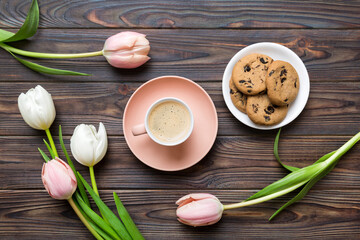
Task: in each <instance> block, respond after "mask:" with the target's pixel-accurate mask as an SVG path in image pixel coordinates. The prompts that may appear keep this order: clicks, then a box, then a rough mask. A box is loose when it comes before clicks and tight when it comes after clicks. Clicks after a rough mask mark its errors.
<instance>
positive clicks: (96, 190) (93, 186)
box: [89, 166, 99, 196]
mask: <svg viewBox="0 0 360 240" xmlns="http://www.w3.org/2000/svg"><path fill="white" fill-rule="evenodd" d="M89 170H90V178H91V185H92V188H93V190H94V192H95V193H96V195H98V196H99V191H98V189H97V185H96V180H95V173H94V166H90V167H89Z"/></svg>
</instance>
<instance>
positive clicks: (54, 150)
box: [45, 129, 59, 157]
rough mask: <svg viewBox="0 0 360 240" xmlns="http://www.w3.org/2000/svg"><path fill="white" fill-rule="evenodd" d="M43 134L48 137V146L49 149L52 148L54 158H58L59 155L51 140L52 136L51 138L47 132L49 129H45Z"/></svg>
mask: <svg viewBox="0 0 360 240" xmlns="http://www.w3.org/2000/svg"><path fill="white" fill-rule="evenodd" d="M45 132H46V135H47V137H48V139H49V142H50V146H51V148H52V150H53V152H54V154H55V156H56V157H59V154H58V153H57V151H56V147H55V143H54V140H53V138H52V136H51V133H50V130H49V129H46V130H45Z"/></svg>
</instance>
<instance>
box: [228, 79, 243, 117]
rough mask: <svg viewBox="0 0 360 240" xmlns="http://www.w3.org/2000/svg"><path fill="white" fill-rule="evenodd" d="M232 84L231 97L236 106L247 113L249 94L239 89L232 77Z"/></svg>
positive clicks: (230, 83) (230, 84)
mask: <svg viewBox="0 0 360 240" xmlns="http://www.w3.org/2000/svg"><path fill="white" fill-rule="evenodd" d="M229 86H230V97H231V101H232V103H233V104H234V106H235V107H236V108H237V109H239V110H240V111H241V112H243V113H246V98H247V96H246V95H245V94H243V93H242V92H240V91H239V89H237V88H236V86H235V84H234V82H233V80H232V78H230V82H229Z"/></svg>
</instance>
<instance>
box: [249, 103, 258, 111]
mask: <svg viewBox="0 0 360 240" xmlns="http://www.w3.org/2000/svg"><path fill="white" fill-rule="evenodd" d="M251 106H252V108H253V111H254V113H257V111H258V110H259V109H258V108H257V106H255V104H253V105H251Z"/></svg>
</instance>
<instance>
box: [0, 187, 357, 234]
mask: <svg viewBox="0 0 360 240" xmlns="http://www.w3.org/2000/svg"><path fill="white" fill-rule="evenodd" d="M116 192H117V193H118V195H119V196H120V198H121V199H122V201H123V202H124V205H125V207H126V208H127V209H128V211H129V212H130V214H131V215H132V217H133V219H134V221H135V223H136V224H137V226H138V227H139V230H140V231H141V232H142V233H143V234H144V237H145V238H146V239H150V240H151V239H169V237H171V239H224V236H228V237H226V239H359V237H360V202H359V198H360V194H359V191H357V192H355V191H348V190H341V191H338V190H322V191H318V190H311V194H309V195H308V196H306V197H305V198H304V199H303V200H302V201H301V202H300V203H296V204H294V205H293V206H291V207H289V208H287V209H286V210H285V211H283V212H282V213H281V214H279V215H278V216H277V217H276V218H275V219H274V220H272V221H271V222H268V220H267V219H268V218H269V217H270V216H271V214H272V213H273V212H274V211H275V210H276V209H277V208H279V207H280V206H281V205H282V204H284V203H285V202H286V201H287V200H288V199H289V197H291V195H290V196H284V197H281V198H278V199H275V200H272V201H270V202H267V203H262V204H259V205H255V206H251V207H246V208H242V209H236V210H230V211H227V212H225V214H224V216H223V218H222V220H221V221H220V222H219V223H218V224H216V225H214V226H211V227H203V228H193V227H189V226H185V225H182V224H180V223H178V222H177V220H176V216H175V209H176V205H175V201H176V200H177V198H179V197H181V196H183V195H185V194H187V193H189V192H192V190H147V191H143V190H140V191H137V190H133V191H127V190H121V191H116ZM208 192H209V193H213V194H216V195H217V196H218V197H219V199H220V200H221V201H222V202H223V203H233V202H234V201H239V200H242V199H245V198H246V197H248V196H249V195H251V194H253V193H254V192H252V191H242V190H226V191H223V190H217V191H208ZM100 195H101V196H102V198H103V199H104V201H105V202H106V203H107V204H108V205H109V206H110V208H111V209H112V210H113V211H115V204H114V203H113V200H112V192H111V191H100ZM329 196H331V197H329ZM34 198H36V202H35V201H34V200H33V199H34ZM159 199H161V201H159ZM10 202H11V204H9V203H10ZM0 203H2V204H1V205H0V238H1V239H14V238H16V239H35V238H36V239H49V238H52V239H53V238H58V239H67V238H70V239H75V238H76V239H89V238H91V236H90V235H89V233H88V231H87V230H86V229H85V227H84V226H82V225H81V222H80V221H79V220H78V219H77V217H76V215H75V214H74V213H73V211H72V210H71V208H70V206H68V204H67V203H66V202H65V201H58V200H54V199H51V198H50V197H49V196H48V195H47V193H46V192H45V191H44V190H36V191H33V190H31V191H24V190H21V191H4V190H3V191H0ZM165 229H166V231H165Z"/></svg>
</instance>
